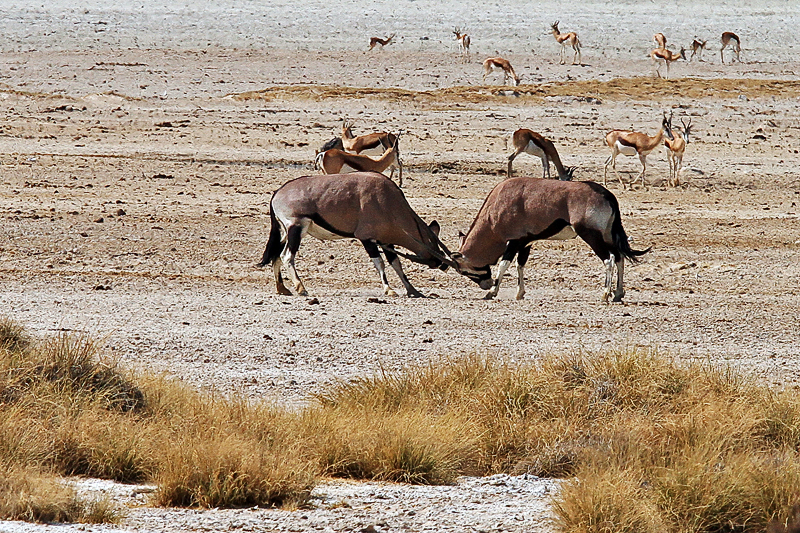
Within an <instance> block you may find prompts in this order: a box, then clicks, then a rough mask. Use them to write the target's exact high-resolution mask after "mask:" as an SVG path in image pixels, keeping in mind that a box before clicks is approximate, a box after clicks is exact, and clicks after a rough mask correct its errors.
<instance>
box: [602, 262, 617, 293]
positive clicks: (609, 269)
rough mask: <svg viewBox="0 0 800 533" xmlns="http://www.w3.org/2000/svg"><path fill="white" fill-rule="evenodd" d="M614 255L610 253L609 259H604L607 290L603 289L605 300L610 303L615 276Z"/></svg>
mask: <svg viewBox="0 0 800 533" xmlns="http://www.w3.org/2000/svg"><path fill="white" fill-rule="evenodd" d="M614 259H615V258H614V256H613V255H610V256H609V258H608V259H606V260H605V261H603V265H605V267H606V283H605V290H604V291H603V302H605V303H608V299H609V297H610V296H611V292H612V290H611V281H612V280H613V277H614Z"/></svg>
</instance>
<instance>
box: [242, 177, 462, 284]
mask: <svg viewBox="0 0 800 533" xmlns="http://www.w3.org/2000/svg"><path fill="white" fill-rule="evenodd" d="M270 218H271V223H272V227H271V229H270V233H269V241H268V242H267V247H266V250H265V251H264V256H263V258H262V259H261V263H259V264H258V266H259V267H264V266H266V265H272V268H273V271H274V274H275V285H276V288H277V290H278V294H283V295H291V292H290V291H289V289H287V288H286V285H284V283H283V278H282V277H281V264H282V263H286V264H287V265H288V270H289V275H290V276H291V278H292V282H293V283H294V286H295V290H296V291H297V293H298V294H299V295H301V296H305V295H307V294H308V293H307V292H306V289H305V287H304V286H303V282H302V281H300V278H299V277H298V275H297V270H296V269H295V265H294V260H295V255H296V254H297V250H298V249H299V248H300V241H301V240H302V239H303V237H304V236H305V235H306V234H308V235H311V236H313V237H316V238H317V239H320V240H333V239H346V238H351V239H358V240H360V241H361V244H363V245H364V248H365V249H366V250H367V253H368V254H369V256H370V258H372V261H373V263H374V264H375V268H376V269H377V270H378V274H379V275H380V278H381V283H382V284H383V292H384V294H386V295H387V296H394V295H395V294H396V293H395V292H394V291H393V290H392V289H391V288H390V287H389V282H388V280H387V279H386V272H385V270H384V263H383V260H382V259H381V256H380V251H381V250H382V251H383V255H384V256H385V257H386V260H387V261H388V262H389V264H390V265H392V268H394V270H395V272H396V273H397V275H398V277H399V278H400V281H401V282H402V283H403V285H404V286H405V289H406V294H407V295H408V296H410V297H421V296H422V294H421V293H420V292H419V291H418V290H417V289H415V288H414V287H413V286H412V285H411V283H410V282H409V281H408V278H406V275H405V274H404V273H403V268H402V266H401V265H400V259H399V258H398V255H399V256H402V257H405V258H407V259H410V260H412V261H414V262H416V263H420V264H423V265H427V266H429V267H431V268H440V269H442V270H445V269H446V268H447V267H448V266H455V263H453V261H452V260H451V259H450V252H449V251H448V250H447V248H446V247H445V246H444V244H442V242H441V241H440V240H439V237H438V233H439V225H438V224H437V223H436V221H433V222H431V224H430V225H427V224H425V222H423V220H422V219H421V218H420V217H419V215H417V214H416V213H415V212H414V210H413V209H411V206H410V205H408V201H407V200H406V198H405V196H404V195H403V192H402V191H401V190H400V188H399V187H398V186H397V185H396V184H395V183H394V182H392V181H391V180H390V179H389V178H387V177H386V176H384V175H383V174H379V173H377V172H356V173H350V174H326V175H322V176H303V177H301V178H297V179H294V180H291V181H289V182H287V183H285V184H284V185H283V186H282V187H281V188H280V189H278V190H277V191H275V193H274V194H273V195H272V200H270ZM394 246H402V247H403V248H405V249H406V250H409V251H410V252H411V254H408V253H404V252H401V251H399V250H395V249H394Z"/></svg>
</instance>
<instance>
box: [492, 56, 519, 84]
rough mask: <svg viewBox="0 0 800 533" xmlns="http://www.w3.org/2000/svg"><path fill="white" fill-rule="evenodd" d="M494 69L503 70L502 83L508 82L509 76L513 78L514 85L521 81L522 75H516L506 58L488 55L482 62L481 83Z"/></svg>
mask: <svg viewBox="0 0 800 533" xmlns="http://www.w3.org/2000/svg"><path fill="white" fill-rule="evenodd" d="M495 70H502V71H503V85H506V84H507V83H508V79H509V78H511V79H513V80H514V85H515V86H518V85H519V82H520V81H522V76H517V73H516V72H514V67H512V66H511V63H509V62H508V60H506V59H503V58H502V57H490V58H488V59H486V60H484V62H483V83H486V76H488V75H489V74H491V73H492V72H494V71H495Z"/></svg>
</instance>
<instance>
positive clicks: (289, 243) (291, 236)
mask: <svg viewBox="0 0 800 533" xmlns="http://www.w3.org/2000/svg"><path fill="white" fill-rule="evenodd" d="M310 223H311V222H310V221H309V220H307V219H304V220H302V221H301V222H300V225H292V226H289V228H287V230H286V247H285V248H284V249H283V252H281V257H280V259H278V261H276V264H277V265H279V264H280V261H283V262H284V263H286V265H287V267H288V269H289V275H290V276H291V278H292V282H293V283H294V287H295V290H296V291H297V294H298V295H300V296H307V295H308V291H306V288H305V286H304V285H303V282H302V281H300V276H298V275H297V269H296V268H295V266H294V258H295V256H296V255H297V250H299V249H300V241H301V240H302V239H303V236H304V235H305V234H306V232H307V231H308V225H309V224H310ZM279 268H280V267H279ZM278 275H279V276H280V271H279V272H278ZM284 288H286V287H285V286H284ZM278 292H280V289H278Z"/></svg>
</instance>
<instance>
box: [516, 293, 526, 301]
mask: <svg viewBox="0 0 800 533" xmlns="http://www.w3.org/2000/svg"><path fill="white" fill-rule="evenodd" d="M524 299H525V293H524V292H523V293H517V300H524Z"/></svg>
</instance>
